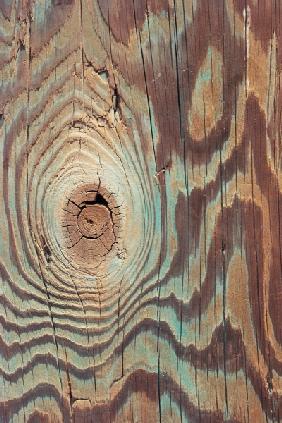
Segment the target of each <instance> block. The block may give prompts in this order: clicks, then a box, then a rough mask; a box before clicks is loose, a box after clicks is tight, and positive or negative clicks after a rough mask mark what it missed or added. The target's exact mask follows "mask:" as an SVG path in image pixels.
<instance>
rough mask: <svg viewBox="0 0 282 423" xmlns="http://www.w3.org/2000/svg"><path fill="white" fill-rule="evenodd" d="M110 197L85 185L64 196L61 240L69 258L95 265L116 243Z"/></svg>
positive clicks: (111, 198) (115, 221) (117, 227)
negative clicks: (65, 198) (62, 236)
mask: <svg viewBox="0 0 282 423" xmlns="http://www.w3.org/2000/svg"><path fill="white" fill-rule="evenodd" d="M115 208H116V204H115V201H114V199H113V196H112V195H110V194H109V193H108V192H107V191H106V190H102V189H100V188H99V187H97V186H92V185H91V186H89V185H86V186H84V187H83V188H79V189H77V190H76V191H75V192H73V193H72V195H71V196H70V198H68V199H67V201H66V204H65V207H64V209H63V214H62V229H63V234H64V243H65V246H66V248H67V249H68V251H69V252H70V253H71V258H72V260H74V261H76V262H78V263H79V264H83V265H84V266H85V267H87V268H89V267H93V266H94V267H95V266H96V265H99V264H100V263H101V262H102V261H104V260H105V259H106V256H107V255H108V254H109V252H110V251H111V250H112V249H113V247H114V245H115V244H116V242H117V241H116V239H117V233H118V229H119V223H120V221H119V219H118V214H117V213H116V211H115Z"/></svg>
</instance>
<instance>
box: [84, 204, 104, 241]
mask: <svg viewBox="0 0 282 423" xmlns="http://www.w3.org/2000/svg"><path fill="white" fill-rule="evenodd" d="M77 223H78V228H79V230H80V232H81V234H82V236H84V237H85V238H89V239H91V238H92V239H97V238H99V237H100V236H101V235H103V233H104V232H106V231H107V230H108V229H109V228H112V219H111V213H110V210H109V208H108V207H106V206H104V205H102V204H93V205H92V204H90V205H86V206H85V207H83V208H82V209H81V211H80V213H79V214H78V216H77Z"/></svg>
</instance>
